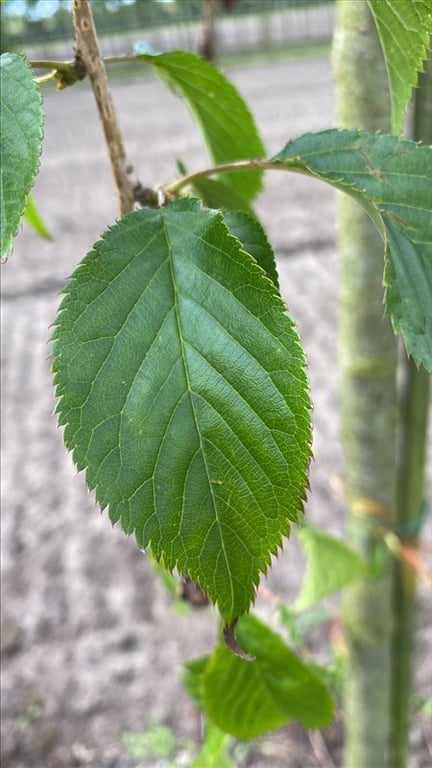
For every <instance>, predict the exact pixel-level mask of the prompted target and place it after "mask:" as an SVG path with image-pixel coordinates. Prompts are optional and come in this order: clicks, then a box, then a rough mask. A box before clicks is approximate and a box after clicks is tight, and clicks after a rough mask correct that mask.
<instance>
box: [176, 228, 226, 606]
mask: <svg viewBox="0 0 432 768" xmlns="http://www.w3.org/2000/svg"><path fill="white" fill-rule="evenodd" d="M162 223H163V231H164V235H165V240H166V245H167V252H168V263H169V269H170V275H171V282H172V287H173V309H174V317H175V321H176V327H177V333H178V339H179V346H180V350H181V360H182V364H183V370H184V374H185V379H186V384H187V389H188V397H189V401H190V406H191V411H192V415H193V420H194V424H195V430H196V433H197V436H198V441H199V449H200V452H201V456H202V460H203V465H204V469H205V473H206V477H207V483H208V487H209V491H210V496H211V499H212V503H213V509H214V515H215V522H216V524H217V527H218V531H219V538H220V543H221V550H220V551H221V553H223V556H224V560H225V565H226V570H227V574H228V578H229V583H230V593H231V604H230V611H232V609H233V606H234V585H233V581H232V575H231V568H230V564H229V560H228V556H227V552H226V548H225V543H224V538H223V534H222V527H221V522H220V519H219V513H218V508H217V501H216V498H215V494H214V488H213V485H212V483H211V473H210V472H209V468H208V464H207V456H206V452H205V449H204V445H203V440H202V435H201V430H200V428H199V419H198V414H197V412H196V409H195V403H194V398H193V390H192V386H191V379H190V373H189V369H188V365H187V356H186V343H185V340H184V337H183V329H182V324H181V318H180V309H179V303H178V288H177V280H176V275H175V266H174V259H173V249H172V244H171V240H170V237H169V234H168V231H167V229H168V228H167V225H166V222H165V219H164V217H162ZM182 516H183V509H182Z"/></svg>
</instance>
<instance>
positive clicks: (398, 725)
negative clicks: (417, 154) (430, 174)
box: [390, 60, 432, 768]
mask: <svg viewBox="0 0 432 768" xmlns="http://www.w3.org/2000/svg"><path fill="white" fill-rule="evenodd" d="M411 134H412V138H413V139H415V140H417V141H418V140H420V141H423V142H424V143H425V144H432V61H431V60H429V61H428V62H426V63H425V72H424V73H423V74H422V75H421V77H420V79H419V88H418V89H417V90H416V92H415V95H414V113H413V127H412V131H411ZM401 368H402V374H403V375H402V377H401V378H402V382H401V388H400V427H399V439H398V443H399V450H398V485H397V504H396V511H397V521H396V530H397V532H398V535H399V537H400V540H401V542H402V544H405V545H408V546H411V547H414V548H416V547H417V545H418V540H419V535H420V532H421V523H422V517H423V506H424V483H425V478H424V475H425V462H426V438H427V423H428V410H429V388H430V377H429V374H428V373H427V372H426V371H425V370H424V369H420V370H417V368H416V367H415V365H414V363H413V362H412V360H407V359H406V357H405V353H404V358H403V360H402V364H401ZM415 597H416V577H415V573H414V571H413V569H412V567H411V566H410V565H409V564H407V563H405V562H404V561H401V560H400V559H399V560H395V564H394V583H393V606H394V616H395V633H394V639H393V671H392V697H391V700H392V708H391V715H392V727H391V734H390V758H391V765H392V768H404V766H405V765H406V761H407V752H408V740H409V716H410V692H411V681H412V662H413V657H414V632H415Z"/></svg>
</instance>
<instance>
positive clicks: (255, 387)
mask: <svg viewBox="0 0 432 768" xmlns="http://www.w3.org/2000/svg"><path fill="white" fill-rule="evenodd" d="M65 292H66V296H65V298H64V299H63V301H62V304H61V307H60V312H59V315H58V318H57V323H56V324H57V328H56V331H55V345H54V357H55V363H54V371H55V384H56V392H57V396H58V397H59V403H58V412H59V421H60V424H63V425H64V426H65V430H64V439H65V443H66V446H67V447H68V448H69V449H71V450H72V451H73V458H74V461H75V463H76V465H77V466H78V468H79V469H80V470H81V469H86V478H87V483H88V485H89V486H90V487H91V488H95V490H96V497H97V500H98V502H99V503H100V505H101V506H102V507H106V506H109V512H110V517H111V519H112V520H113V521H117V520H121V523H122V525H123V527H124V529H125V530H126V531H127V532H129V533H132V532H135V534H136V537H137V539H138V542H139V544H140V546H142V547H145V546H146V545H147V544H148V543H150V544H151V548H152V552H153V554H154V555H155V556H156V557H158V558H161V559H162V561H163V562H164V563H165V565H166V566H167V567H168V568H173V567H174V566H177V568H178V569H179V571H180V572H181V573H182V574H189V575H190V577H191V578H192V579H193V580H194V581H196V582H198V583H199V585H200V586H201V588H202V589H203V590H204V591H205V592H206V593H207V594H208V595H209V596H210V598H211V599H212V600H213V602H215V603H217V605H218V606H219V609H220V611H221V613H222V616H223V617H224V619H225V621H226V622H227V623H229V622H230V621H231V620H233V619H234V618H235V617H236V616H239V615H241V614H242V613H244V612H245V611H247V610H248V607H249V605H250V602H251V600H252V599H253V597H254V590H255V587H256V585H257V583H258V580H259V573H260V572H261V571H265V570H266V569H267V567H268V565H269V562H270V557H271V553H274V552H276V551H277V549H278V547H279V546H280V545H281V543H282V536H283V535H286V534H288V533H289V521H290V520H291V521H297V520H298V519H299V517H300V516H301V510H302V503H303V498H304V493H305V490H304V489H305V484H306V472H307V464H308V460H309V457H310V447H309V445H310V439H311V434H310V414H309V397H308V391H307V380H306V375H305V371H304V365H305V360H304V355H303V351H302V349H301V347H300V344H299V341H298V337H297V334H296V332H295V330H294V327H293V324H292V322H291V320H290V319H289V318H288V317H287V315H286V313H285V307H284V305H283V303H282V301H281V299H280V297H279V296H278V295H277V292H276V290H275V288H274V286H273V285H272V283H271V282H270V280H268V278H267V277H266V276H265V275H264V273H263V271H262V270H261V269H260V268H259V267H258V266H257V265H256V263H255V260H254V259H253V258H252V257H251V256H250V255H249V254H247V253H246V252H245V251H243V250H242V248H241V246H240V243H239V241H238V240H237V239H235V238H234V237H232V236H231V235H229V233H228V229H227V227H226V225H225V223H224V220H223V217H222V215H221V214H220V213H218V212H216V211H209V210H205V209H203V208H202V207H201V205H200V203H199V202H198V201H197V200H191V199H186V198H185V199H182V200H178V201H175V202H174V203H172V204H170V205H169V206H167V207H166V208H165V209H161V210H157V211H155V210H148V209H143V210H141V211H136V212H134V213H132V214H129V215H128V216H126V217H124V218H123V219H122V220H121V221H120V222H118V223H117V224H116V225H115V226H114V227H113V228H112V229H110V230H108V231H107V232H106V233H105V235H104V236H103V239H102V240H101V241H100V242H98V243H97V244H96V245H95V247H94V250H93V251H92V252H91V253H89V254H88V255H87V256H86V257H85V258H84V260H83V262H82V263H81V265H80V266H79V267H78V269H77V270H76V272H75V273H74V275H73V276H72V279H71V281H70V283H69V284H68V286H67V287H66V291H65Z"/></svg>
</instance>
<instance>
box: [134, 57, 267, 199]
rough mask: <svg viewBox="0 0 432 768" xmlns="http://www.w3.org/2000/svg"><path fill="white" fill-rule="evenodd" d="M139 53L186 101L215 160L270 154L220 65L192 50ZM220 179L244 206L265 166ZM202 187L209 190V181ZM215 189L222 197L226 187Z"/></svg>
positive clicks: (253, 194) (256, 189) (256, 188)
mask: <svg viewBox="0 0 432 768" xmlns="http://www.w3.org/2000/svg"><path fill="white" fill-rule="evenodd" d="M137 58H138V59H141V60H143V61H146V62H147V63H148V64H151V65H152V67H153V68H154V70H155V72H156V73H157V74H158V75H159V76H160V77H161V79H162V80H163V81H165V82H166V83H167V84H168V86H169V87H170V88H171V89H172V90H174V91H175V92H176V93H178V94H179V95H180V96H181V97H182V98H183V99H184V100H185V101H186V103H187V104H188V106H189V108H190V110H191V112H192V115H193V116H194V118H195V120H196V122H197V124H198V125H199V127H200V128H201V131H202V134H203V136H204V140H205V142H206V144H207V147H208V150H209V152H210V155H211V158H212V159H213V161H214V162H215V163H216V164H219V163H226V162H230V161H232V160H247V159H249V158H258V157H264V156H265V149H264V146H263V143H262V141H261V138H260V136H259V134H258V130H257V128H256V126H255V122H254V120H253V117H252V115H251V113H250V112H249V109H248V107H247V106H246V104H245V102H244V101H243V99H242V98H241V96H240V94H239V93H238V91H237V89H236V88H235V87H234V86H233V85H232V83H230V82H229V81H228V80H227V79H226V78H225V77H224V76H223V75H222V74H221V73H220V72H219V71H218V70H217V69H216V67H214V66H213V65H212V64H210V63H209V62H208V61H205V60H204V59H201V58H200V57H199V56H196V55H195V54H193V53H189V52H187V51H172V52H169V53H161V54H157V55H151V54H139V55H138V56H137ZM220 179H221V181H223V183H224V184H225V185H228V186H229V187H231V188H232V190H233V191H234V192H235V193H237V195H238V196H239V197H240V199H242V200H243V201H244V205H245V204H248V203H250V202H251V201H252V200H253V199H254V197H256V195H257V194H258V192H259V191H260V190H261V187H262V172H261V171H248V172H246V173H242V174H240V175H239V174H221V176H220ZM197 186H198V185H197ZM199 186H200V188H202V189H205V190H206V193H207V195H209V194H210V189H209V185H205V184H204V185H199ZM215 192H216V194H218V195H219V196H220V195H221V194H222V192H223V188H222V189H221V188H219V189H218V190H215V189H214V188H213V191H212V193H213V194H214V193H215ZM200 194H201V192H200ZM211 205H214V203H213V202H212V203H211ZM229 205H230V207H231V204H229ZM242 208H243V206H242Z"/></svg>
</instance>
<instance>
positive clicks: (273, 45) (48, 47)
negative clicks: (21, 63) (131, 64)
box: [13, 0, 334, 59]
mask: <svg viewBox="0 0 432 768" xmlns="http://www.w3.org/2000/svg"><path fill="white" fill-rule="evenodd" d="M144 1H145V0H138V3H136V4H135V5H131V6H129V7H128V9H127V15H126V14H124V15H123V17H122V23H121V24H119V26H118V28H116V26H115V24H114V23H113V22H114V18H113V19H111V20H110V29H109V30H108V29H107V28H106V26H105V24H104V23H100V20H98V19H96V23H97V27H98V32H99V37H100V41H101V47H102V50H103V54H104V55H105V56H116V55H121V54H125V53H131V52H132V51H134V49H136V47H137V46H139V47H141V48H142V49H143V50H149V51H153V52H156V53H159V52H163V51H168V50H175V49H183V50H190V51H197V49H198V47H199V41H200V38H201V32H202V21H201V6H200V5H198V6H197V2H196V0H181V2H179V0H176V2H164V3H161V6H162V5H163V6H165V15H164V16H161V17H160V18H157V19H156V18H155V19H154V21H153V23H152V24H151V25H149V23H148V22H147V23H143V19H142V13H140V5H139V4H140V3H141V2H142V3H144ZM215 9H216V13H215V48H216V52H217V56H222V57H223V56H233V55H237V54H238V55H241V54H253V53H257V52H271V51H275V50H277V51H281V50H284V49H287V48H293V47H301V46H308V45H316V44H320V43H324V42H327V41H329V40H330V38H331V35H332V31H333V26H334V2H332V0H321V2H320V1H319V0H316V1H315V0H247V2H245V3H244V5H242V0H239V2H238V4H237V5H236V6H235V12H232V13H227V12H224V11H223V5H222V3H215ZM167 11H169V12H167ZM68 21H69V19H66V22H68ZM68 27H69V30H68ZM13 43H14V45H13V47H14V48H15V49H16V48H17V47H21V46H22V47H23V48H24V49H25V51H26V53H27V55H28V56H29V58H30V59H65V58H70V57H71V48H72V47H73V31H72V22H71V21H70V25H69V24H68V23H66V24H65V19H64V17H63V20H62V25H61V27H59V28H58V29H57V30H54V29H51V30H50V33H49V34H48V33H47V34H40V35H39V40H38V41H37V42H36V41H30V40H28V39H24V38H21V39H20V38H19V36H16V35H15V36H14V38H13Z"/></svg>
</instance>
